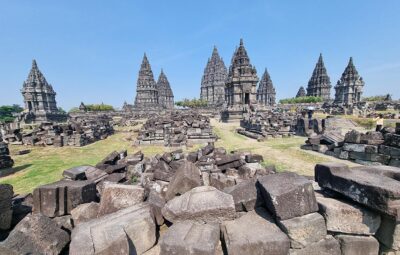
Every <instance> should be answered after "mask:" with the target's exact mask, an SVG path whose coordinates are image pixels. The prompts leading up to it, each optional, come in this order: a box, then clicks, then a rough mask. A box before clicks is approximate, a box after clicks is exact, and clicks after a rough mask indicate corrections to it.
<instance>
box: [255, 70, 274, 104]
mask: <svg viewBox="0 0 400 255" xmlns="http://www.w3.org/2000/svg"><path fill="white" fill-rule="evenodd" d="M275 97H276V91H275V88H274V85H273V83H272V80H271V76H270V75H269V73H268V70H267V68H265V70H264V74H263V76H262V77H261V80H260V83H259V85H258V89H257V100H258V102H260V103H261V104H263V105H266V106H273V105H275V101H276V100H275Z"/></svg>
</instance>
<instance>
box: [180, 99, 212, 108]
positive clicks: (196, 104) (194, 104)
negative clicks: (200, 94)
mask: <svg viewBox="0 0 400 255" xmlns="http://www.w3.org/2000/svg"><path fill="white" fill-rule="evenodd" d="M175 105H176V106H181V107H186V108H201V107H206V106H207V101H205V100H202V99H196V98H193V99H187V98H184V99H183V100H182V101H178V102H175Z"/></svg>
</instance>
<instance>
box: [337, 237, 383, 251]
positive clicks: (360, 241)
mask: <svg viewBox="0 0 400 255" xmlns="http://www.w3.org/2000/svg"><path fill="white" fill-rule="evenodd" d="M336 239H337V240H338V241H339V243H340V249H341V250H342V254H344V255H376V254H378V252H379V243H378V241H377V240H376V239H375V238H374V237H372V236H351V235H337V236H336Z"/></svg>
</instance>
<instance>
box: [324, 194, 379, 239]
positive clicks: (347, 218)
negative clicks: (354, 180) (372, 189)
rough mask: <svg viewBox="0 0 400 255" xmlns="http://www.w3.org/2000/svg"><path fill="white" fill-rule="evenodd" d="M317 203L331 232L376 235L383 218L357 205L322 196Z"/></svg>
mask: <svg viewBox="0 0 400 255" xmlns="http://www.w3.org/2000/svg"><path fill="white" fill-rule="evenodd" d="M317 201H318V205H319V211H320V213H321V214H322V215H323V216H324V218H325V221H326V227H327V229H328V231H330V232H336V233H345V234H356V235H374V234H375V232H376V231H377V230H378V228H379V226H380V223H381V217H380V215H379V214H378V213H375V212H373V211H371V210H368V209H366V208H363V207H362V206H359V205H357V204H355V203H354V204H350V203H349V202H347V201H341V200H338V199H333V198H328V197H320V196H319V197H317Z"/></svg>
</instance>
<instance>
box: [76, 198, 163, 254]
mask: <svg viewBox="0 0 400 255" xmlns="http://www.w3.org/2000/svg"><path fill="white" fill-rule="evenodd" d="M155 242H156V225H155V223H154V218H153V215H152V211H151V208H150V206H149V205H147V204H145V203H142V204H137V205H134V206H131V207H128V208H125V209H122V210H119V211H117V212H114V213H111V214H107V215H105V216H103V217H100V218H97V219H93V220H91V221H88V222H84V223H82V224H79V225H78V226H77V227H76V228H75V229H74V230H73V231H72V235H71V244H70V254H71V255H77V254H85V255H94V254H115V252H116V251H118V253H119V254H143V253H144V252H145V251H147V250H149V249H150V248H151V247H153V246H154V244H155Z"/></svg>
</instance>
